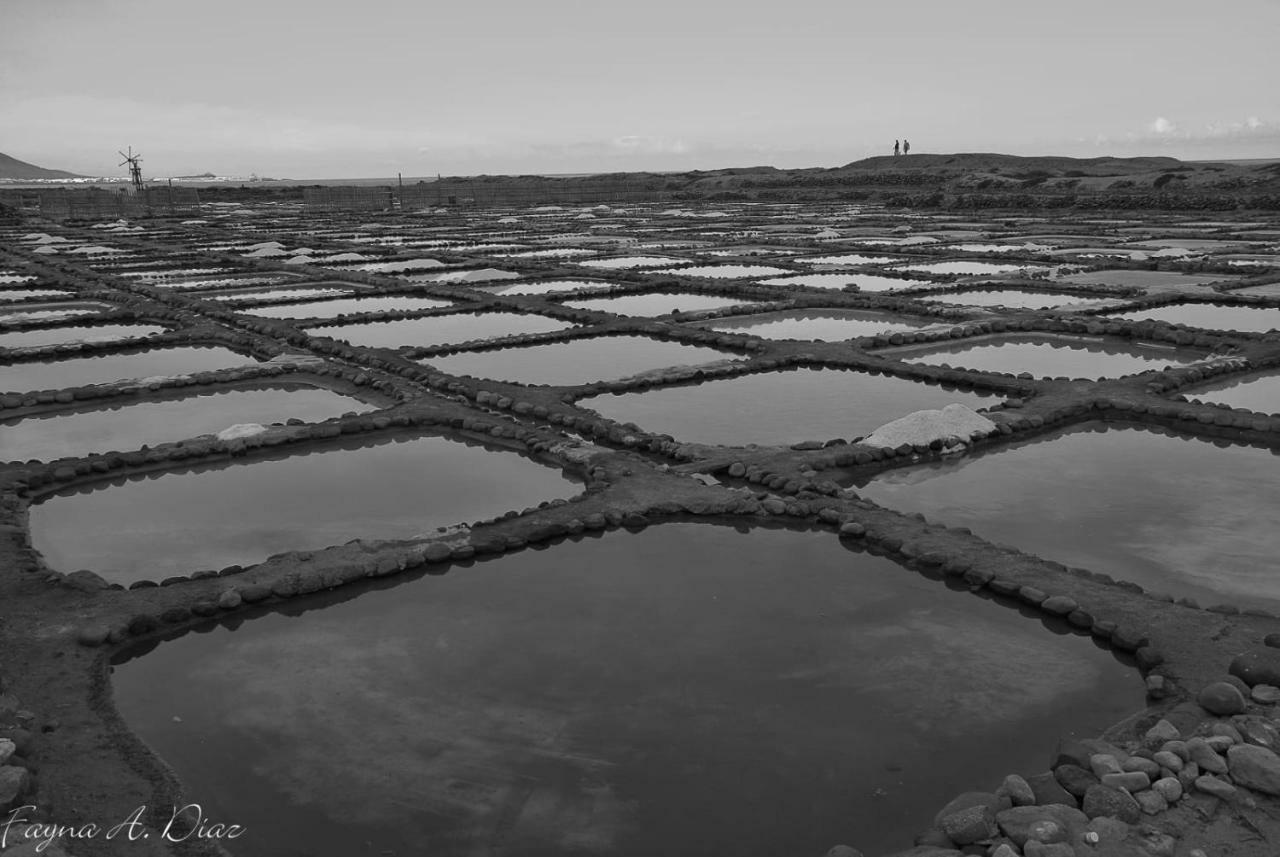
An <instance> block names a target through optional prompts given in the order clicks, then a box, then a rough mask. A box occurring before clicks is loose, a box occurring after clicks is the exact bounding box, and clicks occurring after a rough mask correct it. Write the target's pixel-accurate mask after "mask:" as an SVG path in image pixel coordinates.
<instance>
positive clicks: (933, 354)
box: [898, 335, 1206, 380]
mask: <svg viewBox="0 0 1280 857" xmlns="http://www.w3.org/2000/svg"><path fill="white" fill-rule="evenodd" d="M898 356H900V357H901V358H902V359H903V360H906V361H907V362H908V363H928V364H930V365H933V366H937V365H939V364H942V363H947V364H950V365H951V366H962V367H964V368H965V369H976V370H978V371H980V372H1008V373H1011V374H1013V375H1017V374H1019V373H1022V372H1030V373H1031V374H1032V375H1035V376H1037V377H1041V378H1057V377H1067V378H1089V379H1093V380H1097V379H1100V378H1119V377H1122V376H1124V375H1133V374H1136V373H1138V372H1145V371H1146V370H1148V369H1163V368H1164V367H1166V366H1185V365H1187V364H1188V363H1195V362H1197V361H1200V360H1203V359H1205V356H1206V355H1205V354H1203V353H1200V352H1194V351H1188V350H1185V349H1175V348H1164V347H1160V346H1156V345H1132V344H1129V343H1125V342H1106V341H1102V340H1084V339H1076V338H1068V337H1050V336H1044V335H1025V336H1021V335H1015V336H1001V337H994V338H991V339H986V338H984V339H983V340H981V341H978V342H970V343H964V342H947V343H945V344H938V345H930V346H926V347H923V348H920V349H918V350H917V349H912V350H910V351H904V352H902V353H900V354H899V355H898Z"/></svg>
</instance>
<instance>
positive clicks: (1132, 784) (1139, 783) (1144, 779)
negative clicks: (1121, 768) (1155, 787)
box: [1101, 771, 1151, 794]
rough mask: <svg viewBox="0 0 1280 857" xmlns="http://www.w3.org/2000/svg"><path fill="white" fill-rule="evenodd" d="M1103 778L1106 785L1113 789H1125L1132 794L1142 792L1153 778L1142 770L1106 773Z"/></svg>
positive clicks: (1148, 786)
mask: <svg viewBox="0 0 1280 857" xmlns="http://www.w3.org/2000/svg"><path fill="white" fill-rule="evenodd" d="M1101 779H1102V784H1103V785H1104V786H1110V787H1111V788H1113V789H1124V790H1125V791H1127V792H1129V793H1130V794H1134V793H1136V792H1140V791H1142V790H1143V789H1146V788H1150V786H1151V778H1150V777H1149V776H1147V775H1146V774H1144V773H1142V771H1133V772H1131V773H1119V774H1104V775H1103V776H1102V778H1101Z"/></svg>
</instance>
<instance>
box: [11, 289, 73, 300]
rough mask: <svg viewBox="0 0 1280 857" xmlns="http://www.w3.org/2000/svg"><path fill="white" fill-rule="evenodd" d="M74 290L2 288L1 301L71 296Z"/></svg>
mask: <svg viewBox="0 0 1280 857" xmlns="http://www.w3.org/2000/svg"><path fill="white" fill-rule="evenodd" d="M72 294H74V293H73V292H64V291H61V290H59V289H0V302H5V303H7V302H9V301H22V300H26V299H27V298H69V297H71V296H72Z"/></svg>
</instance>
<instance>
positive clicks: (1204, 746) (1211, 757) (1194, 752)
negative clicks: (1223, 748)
mask: <svg viewBox="0 0 1280 857" xmlns="http://www.w3.org/2000/svg"><path fill="white" fill-rule="evenodd" d="M1187 754H1188V755H1189V756H1190V757H1191V761H1193V762H1195V763H1196V764H1197V765H1199V766H1200V770H1202V771H1208V772H1209V773H1211V774H1225V773H1226V772H1227V760H1226V759H1224V758H1222V757H1221V756H1219V755H1218V752H1217V751H1216V750H1214V749H1213V748H1212V747H1211V746H1209V743H1208V742H1207V741H1205V739H1203V738H1192V739H1191V740H1190V741H1188V742H1187Z"/></svg>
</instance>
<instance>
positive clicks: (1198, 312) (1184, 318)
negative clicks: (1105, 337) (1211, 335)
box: [1109, 303, 1280, 333]
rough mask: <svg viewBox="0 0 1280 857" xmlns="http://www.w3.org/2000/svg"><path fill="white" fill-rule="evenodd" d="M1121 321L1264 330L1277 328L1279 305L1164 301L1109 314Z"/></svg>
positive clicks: (1279, 312)
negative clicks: (1163, 302) (1154, 304)
mask: <svg viewBox="0 0 1280 857" xmlns="http://www.w3.org/2000/svg"><path fill="white" fill-rule="evenodd" d="M1109 317H1110V318H1114V319H1117V320H1120V321H1165V322H1168V323H1169V324H1185V325H1187V326H1188V327H1199V328H1202V329H1205V330H1237V331H1240V332H1241V333H1266V332H1267V331H1269V330H1275V329H1277V328H1280V309H1277V308H1275V307H1250V306H1228V305H1225V304H1199V303H1196V304H1165V305H1164V306H1158V307H1153V308H1152V309H1141V310H1133V311H1131V312H1122V313H1116V314H1115V315H1112V316H1109Z"/></svg>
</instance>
